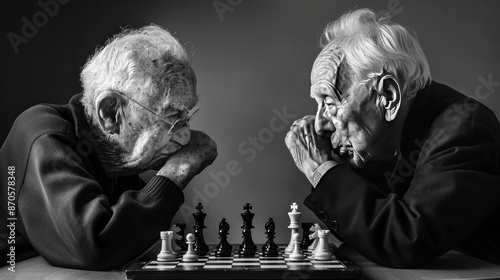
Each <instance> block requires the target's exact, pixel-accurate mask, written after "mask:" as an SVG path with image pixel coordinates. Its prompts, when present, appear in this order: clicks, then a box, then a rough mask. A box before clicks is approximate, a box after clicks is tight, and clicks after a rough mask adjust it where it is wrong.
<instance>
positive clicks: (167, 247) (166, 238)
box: [157, 231, 176, 262]
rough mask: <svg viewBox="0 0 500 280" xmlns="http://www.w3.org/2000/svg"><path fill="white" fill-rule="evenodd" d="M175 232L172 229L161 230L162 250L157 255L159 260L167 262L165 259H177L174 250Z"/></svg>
mask: <svg viewBox="0 0 500 280" xmlns="http://www.w3.org/2000/svg"><path fill="white" fill-rule="evenodd" d="M173 234H174V233H173V232H172V231H161V232H160V238H161V251H160V253H159V254H158V256H157V260H158V261H159V262H165V261H169V260H172V259H175V257H176V254H175V253H174V252H172V237H173Z"/></svg>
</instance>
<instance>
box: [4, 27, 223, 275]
mask: <svg viewBox="0 0 500 280" xmlns="http://www.w3.org/2000/svg"><path fill="white" fill-rule="evenodd" d="M81 81H82V86H83V93H82V94H77V95H75V96H73V97H72V98H71V100H70V102H69V104H67V105H63V106H60V105H50V104H42V105H37V106H34V107H32V108H30V109H28V110H26V111H25V112H23V113H22V114H21V115H20V116H19V117H18V118H17V119H16V121H15V123H14V125H13V127H12V129H11V131H10V133H9V135H8V137H7V139H6V140H5V143H4V144H3V146H2V149H1V150H0V163H1V164H0V166H1V168H2V170H3V171H2V175H1V176H0V177H1V180H2V182H4V183H7V182H9V183H7V184H4V183H2V191H1V195H0V198H1V199H0V200H1V204H2V211H1V219H2V220H3V221H7V218H11V219H12V218H15V219H17V220H15V228H14V229H10V228H6V227H5V226H4V227H2V228H1V231H0V234H1V235H0V237H1V239H0V252H1V255H2V258H5V257H6V256H7V258H9V256H8V255H9V253H10V252H11V250H12V247H14V249H15V252H14V253H15V260H16V261H21V260H23V259H26V258H29V257H32V256H34V255H36V254H40V255H42V256H43V257H44V258H45V259H46V260H47V261H48V262H49V263H51V264H53V265H56V266H63V267H72V268H81V269H92V270H102V269H110V268H114V267H117V266H120V265H123V264H125V263H127V262H129V261H131V260H133V259H134V258H135V257H137V256H139V255H140V254H141V253H142V252H144V251H145V250H147V249H148V248H149V247H150V246H151V245H153V244H154V243H155V242H156V241H157V240H158V238H159V232H160V231H161V230H166V229H168V227H169V224H170V223H171V220H172V218H173V216H174V214H175V213H176V212H177V210H178V209H179V207H180V206H181V205H182V203H183V201H184V196H183V193H182V190H183V189H184V188H185V186H186V185H187V184H188V183H189V182H190V180H191V179H192V178H193V177H194V176H195V175H197V174H198V173H199V172H201V171H202V170H203V169H204V168H205V167H206V166H208V165H210V164H211V163H212V162H213V161H214V159H215V158H216V156H217V148H216V144H215V143H214V141H213V140H212V139H211V138H210V137H208V136H207V135H206V134H205V133H203V132H200V131H192V130H190V127H189V123H188V122H189V119H190V118H191V117H192V115H193V113H194V112H195V111H196V108H197V107H196V105H197V103H198V95H197V93H196V78H195V74H194V71H193V69H192V68H191V66H190V65H189V62H188V57H187V54H186V51H185V50H184V48H183V47H182V45H180V44H179V42H178V41H177V40H176V39H175V38H174V37H173V36H172V35H171V34H170V33H168V32H167V31H166V30H164V29H162V28H160V27H158V26H147V27H144V28H142V29H139V30H126V31H123V32H122V33H121V34H119V35H117V36H115V37H114V38H112V39H110V40H109V42H108V43H107V44H106V45H105V46H104V47H103V48H101V49H100V50H98V51H97V52H96V53H95V54H94V55H93V56H92V57H91V58H90V59H89V60H88V62H87V63H86V65H85V67H84V68H83V70H82V72H81ZM151 169H153V170H157V174H156V176H154V177H153V178H152V179H151V180H150V181H149V182H148V183H147V184H146V183H144V182H143V181H142V180H141V179H140V177H139V173H141V172H143V171H146V170H151ZM8 202H10V204H9V203H8ZM8 205H9V206H14V207H7V206H8ZM8 260H9V259H7V261H8ZM2 264H3V265H6V264H7V262H6V261H2Z"/></svg>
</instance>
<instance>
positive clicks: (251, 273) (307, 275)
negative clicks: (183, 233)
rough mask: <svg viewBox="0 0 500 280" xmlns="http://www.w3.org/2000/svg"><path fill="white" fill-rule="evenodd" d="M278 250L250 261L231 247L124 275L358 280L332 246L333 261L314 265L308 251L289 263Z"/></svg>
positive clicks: (141, 265)
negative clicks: (227, 252) (222, 252)
mask: <svg viewBox="0 0 500 280" xmlns="http://www.w3.org/2000/svg"><path fill="white" fill-rule="evenodd" d="M285 247H286V246H280V247H279V248H280V254H279V255H278V256H277V257H264V256H262V253H261V252H258V253H256V254H255V255H254V256H253V257H252V256H250V257H242V256H239V255H238V249H237V248H238V245H233V248H236V249H234V250H233V253H232V254H231V256H229V257H216V256H215V249H213V250H212V251H211V252H210V253H209V254H207V255H205V256H200V257H199V259H198V261H194V262H185V261H183V260H182V254H183V253H184V252H182V253H181V254H179V257H177V258H175V259H172V260H169V261H166V262H158V261H157V260H156V258H155V259H153V260H151V261H149V262H137V263H134V264H133V265H132V266H130V268H128V269H127V270H126V271H125V273H126V276H127V279H358V278H360V277H361V270H360V268H359V267H358V266H356V265H355V264H354V263H353V262H352V261H351V260H349V258H347V257H346V256H345V255H344V254H343V253H342V252H341V251H340V250H339V249H338V248H337V247H335V246H334V245H333V244H330V245H329V248H330V251H331V252H332V254H333V259H332V260H328V261H318V260H315V259H314V258H313V257H312V253H311V250H304V251H303V252H304V254H305V256H306V258H305V260H303V261H290V260H289V259H288V257H287V255H286V254H285V253H284V248H285Z"/></svg>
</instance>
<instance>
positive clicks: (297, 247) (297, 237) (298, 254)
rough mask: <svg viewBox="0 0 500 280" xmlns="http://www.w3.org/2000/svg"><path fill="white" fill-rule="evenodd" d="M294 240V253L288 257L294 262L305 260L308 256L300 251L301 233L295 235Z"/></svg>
mask: <svg viewBox="0 0 500 280" xmlns="http://www.w3.org/2000/svg"><path fill="white" fill-rule="evenodd" d="M292 239H293V240H292V241H293V251H292V252H291V253H290V255H289V256H288V258H289V260H290V261H292V262H296V261H303V260H305V259H306V256H305V255H304V254H303V253H302V251H301V250H300V233H298V232H297V233H294V234H293V237H292Z"/></svg>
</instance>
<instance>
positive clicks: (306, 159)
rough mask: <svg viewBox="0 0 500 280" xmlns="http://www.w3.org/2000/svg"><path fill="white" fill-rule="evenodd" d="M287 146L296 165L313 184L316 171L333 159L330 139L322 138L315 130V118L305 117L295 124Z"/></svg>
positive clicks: (288, 134)
mask: <svg viewBox="0 0 500 280" xmlns="http://www.w3.org/2000/svg"><path fill="white" fill-rule="evenodd" d="M285 144H286V146H287V147H288V150H290V153H291V154H292V158H293V160H294V161H295V165H297V167H298V168H299V170H300V171H301V172H302V173H304V175H306V177H307V179H309V181H310V182H312V176H313V172H314V170H316V168H318V167H319V166H320V165H321V164H323V163H324V162H325V161H327V160H331V159H332V156H331V154H332V146H331V143H330V139H329V138H328V137H320V136H318V135H317V134H316V131H315V130H314V116H305V117H303V118H302V119H298V120H296V121H295V122H293V124H292V126H291V128H290V131H289V132H288V133H287V134H286V137H285Z"/></svg>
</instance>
